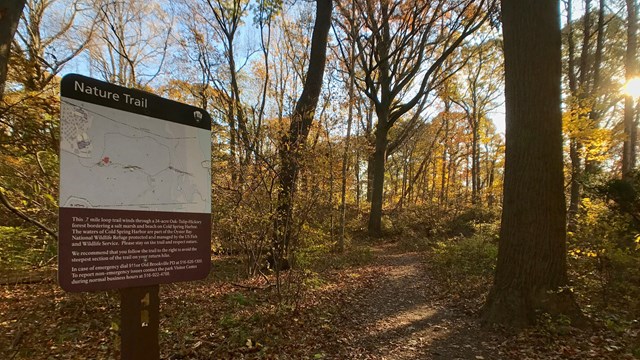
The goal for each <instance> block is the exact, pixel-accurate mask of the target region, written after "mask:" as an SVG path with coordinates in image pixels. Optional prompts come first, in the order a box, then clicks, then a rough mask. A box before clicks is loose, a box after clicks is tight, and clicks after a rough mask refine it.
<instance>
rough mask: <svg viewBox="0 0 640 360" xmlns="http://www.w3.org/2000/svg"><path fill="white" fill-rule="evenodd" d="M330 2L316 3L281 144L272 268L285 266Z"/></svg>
mask: <svg viewBox="0 0 640 360" xmlns="http://www.w3.org/2000/svg"><path fill="white" fill-rule="evenodd" d="M332 7H333V1H332V0H317V1H316V20H315V24H314V27H313V34H312V36H311V53H310V55H309V68H308V70H307V77H306V79H305V82H304V86H303V89H302V94H301V95H300V98H299V99H298V102H297V103H296V107H295V108H294V110H293V114H292V115H291V124H290V126H289V132H288V134H287V135H285V136H284V138H283V139H282V143H281V145H280V161H281V168H280V174H279V175H280V176H279V177H280V192H279V193H278V209H277V216H276V224H275V230H276V233H275V236H274V240H273V246H272V247H273V248H272V252H273V253H272V254H271V256H272V259H273V260H274V262H275V267H276V268H279V267H280V266H281V265H283V264H285V261H284V260H286V258H287V257H288V253H289V244H290V242H291V234H292V227H291V223H292V214H293V198H294V192H295V187H296V180H297V177H298V173H299V169H300V164H299V160H300V156H301V155H302V150H303V147H304V144H305V142H306V140H307V137H308V135H309V130H310V129H311V123H312V122H313V118H314V115H315V109H316V106H317V105H318V99H319V97H320V91H321V90H322V79H323V76H324V68H325V63H326V59H327V54H326V53H327V39H328V35H329V28H330V27H331V10H332Z"/></svg>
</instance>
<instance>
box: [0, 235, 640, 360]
mask: <svg viewBox="0 0 640 360" xmlns="http://www.w3.org/2000/svg"><path fill="white" fill-rule="evenodd" d="M429 259H430V253H429V252H428V251H427V252H412V251H407V250H406V249H404V248H403V247H402V246H398V245H397V244H395V243H384V244H374V245H371V246H369V245H363V246H361V247H359V248H358V249H357V250H354V251H352V252H351V253H350V254H347V255H344V256H342V257H338V256H336V258H333V259H331V261H328V262H327V264H330V265H329V266H325V267H323V268H320V269H317V270H316V271H309V270H307V271H297V272H296V271H290V272H288V273H287V274H285V275H283V287H282V289H281V296H277V293H276V290H275V288H274V287H273V286H267V285H268V284H267V280H268V281H270V282H271V283H272V282H273V277H268V278H254V279H244V280H243V279H241V278H240V277H238V276H237V275H238V272H237V271H240V270H238V269H239V264H238V263H237V261H232V260H231V259H218V260H216V261H214V263H213V271H212V275H211V276H210V277H209V278H207V279H206V280H203V281H197V282H190V283H178V284H170V285H162V286H161V288H160V297H161V315H160V317H161V320H160V348H161V357H162V358H163V359H261V358H264V359H380V360H382V359H399V360H402V359H472V360H474V359H475V360H478V359H586V358H593V359H633V356H632V355H631V354H630V352H629V351H630V349H631V347H632V344H633V343H634V342H637V341H638V331H639V330H638V327H637V326H635V327H634V328H633V329H629V328H627V329H624V330H621V331H616V330H615V329H608V328H606V327H604V326H597V325H596V326H594V327H593V328H590V329H582V330H580V329H575V328H572V327H570V326H566V325H563V324H559V323H556V322H553V321H548V322H547V323H546V324H543V325H542V326H539V327H537V328H533V329H528V330H523V331H515V330H508V329H499V328H491V327H482V326H481V324H480V320H479V316H478V313H479V309H480V307H481V305H482V303H483V301H484V299H485V296H486V292H487V289H488V286H489V279H484V280H478V279H474V280H473V281H467V282H464V281H461V282H458V281H456V280H455V279H453V280H452V279H450V278H446V277H443V276H440V275H438V270H437V269H435V268H434V267H433V266H432V265H430V261H429ZM230 269H235V270H234V271H236V273H235V275H234V272H233V271H231V270H230ZM43 280H44V281H37V282H36V283H32V284H9V285H1V286H0V358H1V359H113V358H119V350H118V348H119V335H118V334H119V326H118V324H119V311H118V308H119V297H118V293H117V292H115V291H111V292H96V293H81V294H69V293H65V292H63V291H62V290H61V289H60V288H59V287H58V286H57V285H56V284H55V280H54V278H53V277H52V276H50V275H49V277H46V276H45V277H44V279H43Z"/></svg>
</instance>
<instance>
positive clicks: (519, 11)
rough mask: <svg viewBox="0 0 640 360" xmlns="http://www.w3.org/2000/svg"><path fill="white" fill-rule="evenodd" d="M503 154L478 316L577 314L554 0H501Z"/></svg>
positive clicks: (508, 320) (512, 319)
mask: <svg viewBox="0 0 640 360" xmlns="http://www.w3.org/2000/svg"><path fill="white" fill-rule="evenodd" d="M502 21H503V33H504V52H505V77H506V81H505V99H506V154H505V155H506V159H505V178H504V205H503V211H502V224H501V229H500V242H499V249H498V265H497V269H496V274H495V280H494V284H493V287H492V289H491V292H490V294H489V297H488V299H487V303H486V304H485V307H484V309H483V310H484V311H483V317H484V320H485V321H487V322H490V323H500V324H506V325H512V326H526V325H529V324H532V323H533V322H534V321H535V316H536V313H537V312H538V311H542V312H547V313H550V314H552V315H558V314H566V315H568V316H570V317H571V318H572V319H573V320H578V319H582V317H581V316H580V311H579V309H578V307H577V305H576V303H575V301H574V299H573V297H572V296H571V292H570V291H569V290H566V289H565V286H566V285H567V265H566V229H565V226H566V218H565V215H566V210H565V201H564V189H563V182H564V180H563V163H562V160H563V159H562V115H561V110H560V109H561V107H560V104H561V97H560V82H561V53H560V46H561V39H560V14H559V3H558V1H557V0H555V1H539V0H503V1H502Z"/></svg>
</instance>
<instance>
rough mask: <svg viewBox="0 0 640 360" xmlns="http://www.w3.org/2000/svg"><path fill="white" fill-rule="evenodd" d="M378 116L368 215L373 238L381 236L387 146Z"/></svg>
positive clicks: (386, 131)
mask: <svg viewBox="0 0 640 360" xmlns="http://www.w3.org/2000/svg"><path fill="white" fill-rule="evenodd" d="M383 121H384V120H383V119H380V114H378V126H377V128H376V144H375V146H376V147H375V150H374V152H373V159H372V160H373V161H372V165H373V166H372V170H373V171H372V172H371V175H373V181H372V189H371V213H370V214H369V226H368V231H369V235H371V236H373V237H381V236H382V202H383V194H384V168H385V162H386V160H387V145H388V144H389V140H388V133H389V130H388V129H387V128H386V126H385V125H381V124H385V123H384V122H383Z"/></svg>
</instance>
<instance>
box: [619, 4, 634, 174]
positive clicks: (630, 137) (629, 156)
mask: <svg viewBox="0 0 640 360" xmlns="http://www.w3.org/2000/svg"><path fill="white" fill-rule="evenodd" d="M626 4H627V22H628V24H627V53H626V55H625V77H626V80H627V81H629V80H630V79H631V78H633V77H634V76H637V75H638V74H636V67H637V66H636V53H637V47H638V7H637V4H636V0H626ZM634 103H635V101H634V99H633V98H632V97H631V96H628V95H627V96H626V97H625V99H624V135H625V139H624V143H623V145H622V177H623V178H627V177H628V176H629V175H630V174H631V172H632V171H633V168H634V167H635V165H636V138H637V124H636V122H635V106H634V105H635V104H634Z"/></svg>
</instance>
